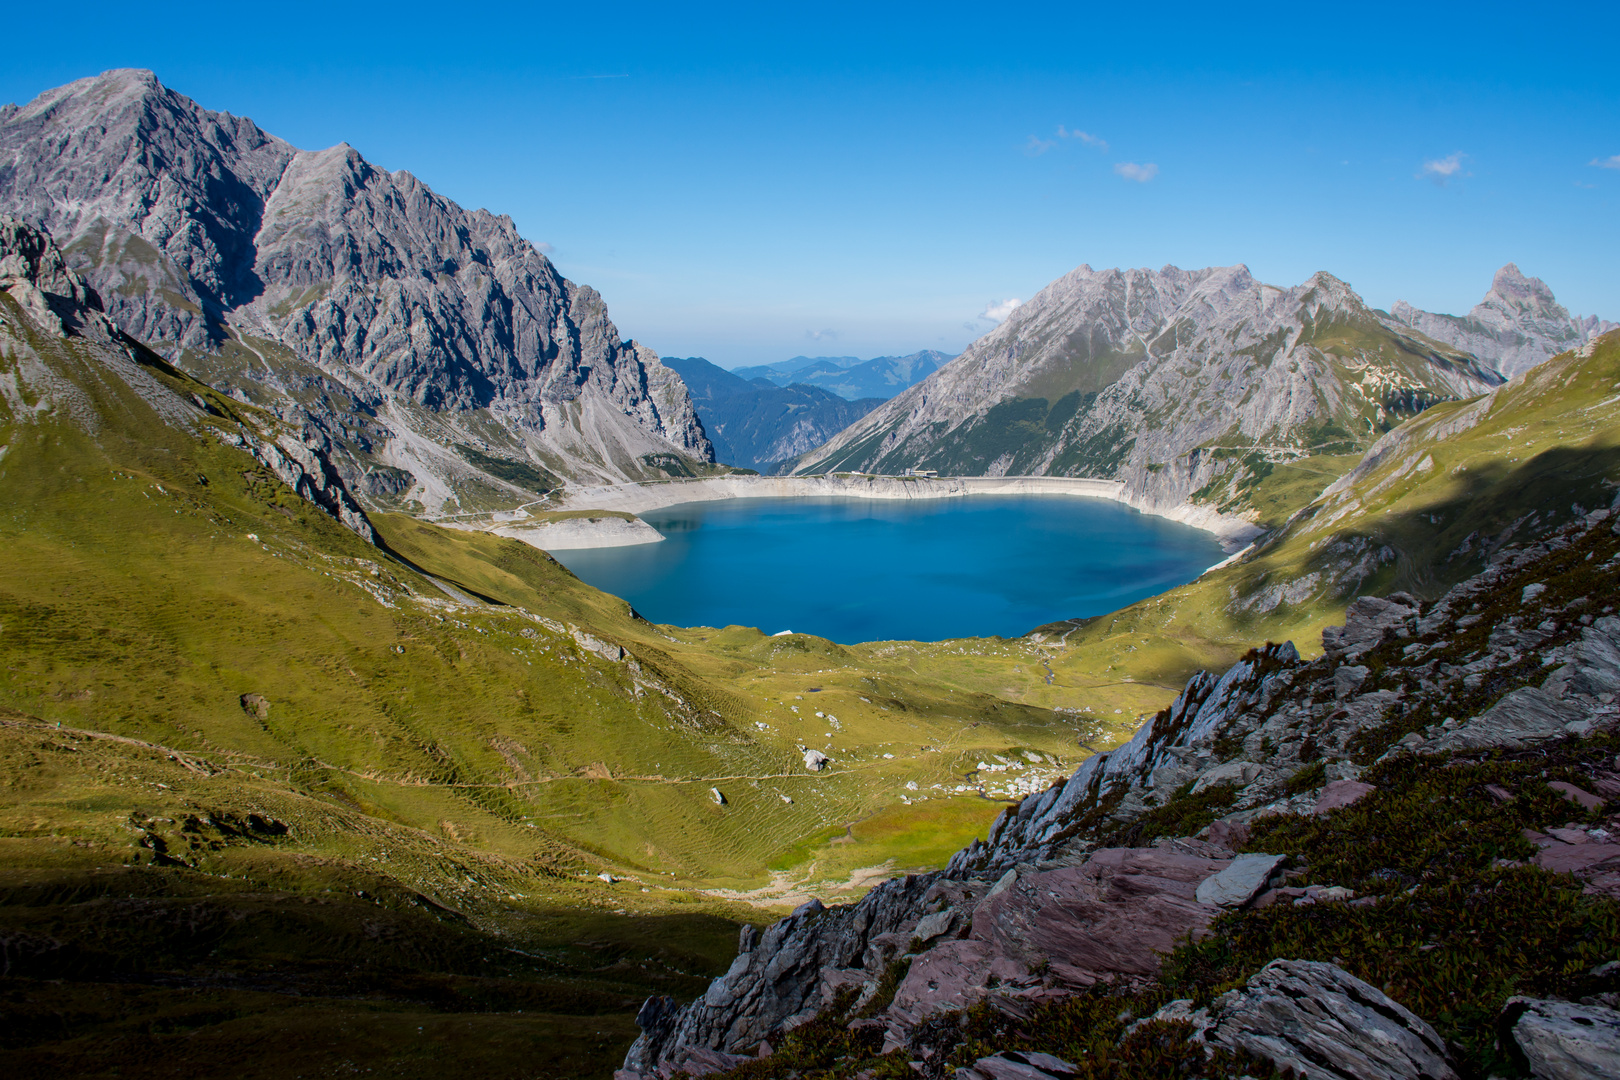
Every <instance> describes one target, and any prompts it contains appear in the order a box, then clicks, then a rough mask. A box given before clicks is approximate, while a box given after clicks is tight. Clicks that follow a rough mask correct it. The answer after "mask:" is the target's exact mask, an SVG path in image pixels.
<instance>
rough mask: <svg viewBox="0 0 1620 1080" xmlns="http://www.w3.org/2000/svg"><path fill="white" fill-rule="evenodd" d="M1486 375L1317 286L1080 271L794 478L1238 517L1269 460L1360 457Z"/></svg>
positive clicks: (1323, 279) (1347, 295)
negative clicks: (946, 484) (893, 481)
mask: <svg viewBox="0 0 1620 1080" xmlns="http://www.w3.org/2000/svg"><path fill="white" fill-rule="evenodd" d="M1501 381H1502V379H1501V376H1500V375H1498V374H1497V373H1496V371H1495V370H1494V369H1493V368H1492V367H1491V366H1489V365H1486V364H1482V363H1480V362H1479V361H1478V360H1476V359H1475V358H1474V357H1472V356H1470V355H1467V354H1466V353H1463V352H1461V351H1458V350H1455V349H1451V348H1449V347H1446V346H1442V345H1440V344H1438V343H1436V342H1434V341H1431V340H1429V339H1427V338H1424V337H1423V336H1422V335H1420V334H1416V333H1414V332H1413V331H1411V330H1410V329H1407V328H1404V327H1400V326H1398V325H1395V324H1393V323H1390V322H1388V321H1387V320H1383V319H1381V318H1380V316H1379V314H1378V313H1377V312H1374V311H1373V310H1372V309H1370V308H1368V307H1367V306H1366V305H1365V304H1364V303H1363V302H1362V300H1361V298H1360V297H1359V296H1357V295H1356V293H1355V292H1354V291H1353V290H1352V289H1351V288H1350V287H1349V286H1348V285H1346V284H1345V283H1344V282H1342V281H1340V280H1338V279H1337V278H1335V277H1333V276H1332V275H1331V274H1326V273H1320V274H1317V275H1315V276H1313V277H1312V278H1311V279H1310V280H1309V281H1307V282H1305V283H1304V284H1302V285H1299V286H1296V287H1294V288H1291V289H1282V288H1277V287H1275V286H1271V285H1266V284H1264V283H1262V282H1259V281H1256V280H1255V279H1254V278H1253V277H1252V276H1251V275H1250V274H1249V271H1248V269H1247V268H1246V267H1242V266H1233V267H1213V268H1209V269H1205V270H1181V269H1178V268H1176V267H1173V266H1167V267H1164V268H1163V269H1162V270H1158V271H1151V270H1101V271H1097V270H1092V269H1091V268H1090V267H1089V266H1082V267H1080V268H1079V269H1077V270H1075V271H1073V272H1071V273H1070V274H1068V275H1066V276H1064V277H1063V278H1060V279H1059V280H1058V281H1055V282H1053V283H1052V284H1051V285H1049V286H1047V287H1046V288H1045V289H1043V290H1041V292H1040V293H1039V294H1037V295H1036V296H1035V298H1034V299H1032V300H1031V301H1030V302H1029V303H1027V304H1024V305H1023V306H1021V307H1019V308H1018V309H1017V310H1015V311H1014V312H1013V313H1012V314H1011V315H1010V316H1009V317H1008V318H1007V320H1006V322H1004V323H1002V324H1001V325H1000V326H999V327H997V328H996V329H995V330H993V331H991V332H990V333H989V334H986V335H985V336H984V337H982V338H980V339H979V340H977V341H975V342H974V343H973V344H972V345H970V346H969V347H968V348H967V350H966V351H965V352H964V353H963V354H962V355H961V356H959V357H957V358H956V359H955V360H953V361H951V362H950V363H949V364H947V365H945V366H944V367H943V368H941V369H940V370H939V371H937V372H935V373H934V374H933V375H931V376H929V377H928V378H927V379H925V380H924V381H923V382H921V383H919V384H917V385H916V386H913V387H912V388H911V389H909V390H907V391H906V392H905V393H903V394H901V395H900V396H898V397H896V398H895V399H893V400H892V401H890V402H888V403H887V404H885V405H882V406H880V407H879V408H877V409H875V410H874V411H873V412H871V413H870V414H868V415H867V416H866V417H864V418H863V419H861V420H860V421H858V422H857V423H855V424H853V425H852V426H850V427H849V428H848V429H846V430H845V431H843V432H841V433H839V434H838V436H837V437H835V438H834V439H832V440H831V441H830V442H828V443H827V445H826V446H824V447H821V448H819V449H817V450H814V451H812V452H811V453H809V454H806V455H805V456H804V457H802V458H801V459H800V460H799V461H798V463H797V464H796V466H795V470H796V471H799V472H822V471H827V470H833V469H840V470H865V471H875V472H888V473H898V472H901V471H903V470H904V469H905V468H910V467H920V468H928V469H937V470H939V471H940V472H941V473H943V474H947V475H959V476H1004V475H1053V476H1090V477H1097V478H1104V479H1116V480H1120V481H1122V482H1123V483H1124V484H1125V486H1126V491H1127V499H1128V501H1130V502H1132V503H1133V505H1137V506H1140V507H1142V508H1144V509H1153V510H1165V509H1170V508H1174V507H1179V506H1182V505H1183V504H1185V503H1187V502H1188V500H1189V499H1190V498H1191V497H1192V496H1193V495H1194V494H1195V493H1200V494H1199V499H1200V500H1201V502H1203V503H1204V504H1207V505H1209V506H1211V507H1216V508H1224V509H1231V510H1234V511H1237V510H1242V509H1245V508H1246V504H1245V503H1244V499H1245V495H1244V491H1245V488H1244V481H1245V480H1248V481H1249V482H1250V483H1252V482H1253V480H1254V479H1255V478H1258V477H1259V476H1261V475H1263V474H1264V473H1265V472H1267V471H1268V470H1269V468H1270V465H1271V463H1274V462H1279V461H1287V460H1292V459H1294V458H1298V457H1303V456H1309V455H1312V454H1321V453H1340V454H1342V453H1347V452H1350V451H1352V450H1355V449H1358V448H1359V449H1365V448H1366V447H1367V446H1369V445H1371V443H1372V442H1373V441H1374V440H1375V439H1376V438H1377V436H1378V435H1379V434H1381V433H1382V432H1383V431H1387V430H1389V428H1391V427H1393V426H1394V425H1396V424H1398V423H1399V422H1400V421H1401V420H1402V419H1404V418H1406V417H1409V416H1411V415H1413V414H1414V413H1415V412H1418V411H1421V410H1422V409H1424V408H1426V407H1427V406H1428V405H1430V404H1433V403H1434V402H1437V401H1442V400H1448V399H1454V398H1466V397H1472V396H1474V395H1476V394H1480V393H1483V392H1485V391H1486V390H1489V389H1490V388H1491V387H1492V386H1494V385H1496V384H1498V383H1500V382H1501Z"/></svg>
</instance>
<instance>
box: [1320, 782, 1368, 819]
mask: <svg viewBox="0 0 1620 1080" xmlns="http://www.w3.org/2000/svg"><path fill="white" fill-rule="evenodd" d="M1375 790H1377V789H1376V788H1374V787H1373V786H1372V785H1371V784H1364V783H1362V782H1361V781H1360V780H1335V781H1333V783H1331V784H1329V785H1328V786H1327V787H1325V788H1323V789H1322V795H1321V797H1320V798H1318V799H1317V800H1316V809H1314V810H1312V811H1311V813H1313V814H1325V813H1327V812H1328V811H1329V810H1337V809H1339V808H1340V807H1343V806H1350V805H1351V804H1353V803H1355V802H1358V801H1360V800H1361V799H1363V798H1365V797H1366V796H1367V795H1369V794H1370V793H1372V792H1373V791H1375Z"/></svg>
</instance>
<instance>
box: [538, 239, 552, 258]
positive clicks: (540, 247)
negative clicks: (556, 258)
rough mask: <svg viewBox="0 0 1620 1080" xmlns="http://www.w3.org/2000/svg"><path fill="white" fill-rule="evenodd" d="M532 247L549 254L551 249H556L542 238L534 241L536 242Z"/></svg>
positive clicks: (541, 252) (543, 253)
mask: <svg viewBox="0 0 1620 1080" xmlns="http://www.w3.org/2000/svg"><path fill="white" fill-rule="evenodd" d="M534 248H535V250H536V251H538V252H539V253H540V254H542V255H550V254H551V253H552V252H553V251H556V250H557V249H556V248H554V247H552V246H551V245H550V244H548V243H546V242H545V241H544V240H539V241H536V243H535V245H534Z"/></svg>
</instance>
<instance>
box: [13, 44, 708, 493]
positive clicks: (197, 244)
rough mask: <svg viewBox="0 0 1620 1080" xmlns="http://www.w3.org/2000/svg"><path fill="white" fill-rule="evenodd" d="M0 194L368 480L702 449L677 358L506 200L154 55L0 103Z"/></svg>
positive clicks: (558, 466) (646, 459)
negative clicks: (185, 72) (289, 131)
mask: <svg viewBox="0 0 1620 1080" xmlns="http://www.w3.org/2000/svg"><path fill="white" fill-rule="evenodd" d="M0 212H5V213H9V214H12V215H14V216H15V217H17V218H19V219H20V220H22V221H25V222H27V223H29V224H31V225H33V226H35V227H37V228H40V229H42V230H45V231H47V232H49V233H50V234H51V235H52V236H54V237H55V238H56V240H57V241H58V242H59V243H60V244H61V247H62V250H63V252H64V253H65V255H66V257H67V261H68V263H69V264H70V265H71V266H72V267H73V268H74V269H75V270H77V271H78V272H79V273H80V274H81V276H82V277H83V278H84V279H85V280H86V281H87V282H88V283H89V285H90V286H91V287H92V288H93V289H94V290H95V291H96V292H97V293H99V294H100V296H101V297H102V299H103V300H104V302H105V303H106V305H107V308H106V313H107V315H108V317H109V318H110V319H111V320H112V321H113V323H115V324H116V325H117V326H118V327H119V328H120V329H121V330H123V331H124V332H126V333H128V334H129V335H131V336H132V337H134V338H136V339H138V340H140V341H143V342H145V343H147V344H149V345H150V346H151V347H152V348H154V349H155V350H157V351H158V352H159V353H160V354H162V355H164V356H165V357H167V358H168V359H169V360H170V361H171V362H173V363H174V364H176V365H177V366H179V367H181V368H182V369H184V370H187V371H188V372H190V373H192V374H194V375H197V376H198V377H199V378H202V379H203V380H204V381H206V382H208V383H210V384H211V385H213V386H215V387H216V388H218V389H221V390H224V391H226V392H228V393H230V394H232V395H233V396H235V397H237V398H239V399H240V400H243V401H250V402H254V403H257V404H260V405H263V406H266V407H268V408H271V409H273V410H275V411H276V412H278V413H279V414H280V415H281V416H282V418H283V419H284V420H286V421H287V422H288V423H289V424H292V425H294V426H295V427H297V428H300V429H301V436H300V440H299V441H300V442H302V443H304V444H305V445H313V446H318V447H319V451H320V453H322V454H323V455H325V456H326V457H327V458H328V459H329V460H330V461H331V462H333V464H334V467H335V468H336V469H337V472H338V474H339V475H340V476H341V477H342V478H343V479H344V481H345V482H346V483H348V484H349V485H351V486H353V487H355V488H356V489H357V490H358V491H360V492H361V493H363V494H364V495H365V496H366V497H367V498H370V499H372V500H373V501H377V502H381V503H389V504H401V503H404V502H411V501H414V502H416V503H418V504H420V505H421V506H423V507H424V508H427V509H429V510H432V509H436V508H437V507H439V506H440V505H442V504H444V503H445V502H447V501H451V500H466V499H472V500H474V501H480V502H485V503H487V502H490V501H499V500H501V499H506V500H509V501H513V502H516V501H522V499H523V498H524V497H525V496H526V497H527V498H530V499H532V498H534V497H535V496H536V493H537V491H538V490H539V489H544V488H546V487H549V486H555V484H556V483H558V482H559V481H558V479H557V478H559V477H560V478H564V479H586V480H615V479H626V478H639V477H644V476H657V475H662V471H661V469H660V467H659V463H660V462H668V461H671V460H675V461H685V462H687V463H692V462H707V461H710V460H712V450H711V447H710V445H709V442H708V439H707V437H706V436H705V435H704V433H703V429H702V425H701V424H700V423H699V421H698V419H697V415H696V413H695V412H694V411H693V409H692V404H691V400H690V398H689V397H688V395H687V393H686V389H685V386H684V384H683V383H682V382H681V380H680V378H679V377H678V376H677V375H675V374H674V373H673V372H671V371H669V370H668V369H667V368H665V367H664V366H663V365H662V364H660V363H659V362H658V359H657V357H656V356H655V355H654V354H653V353H652V352H651V351H649V350H647V349H645V348H643V347H641V346H638V345H636V344H635V343H634V342H629V341H623V340H621V339H620V337H619V334H618V331H617V330H616V329H615V328H614V326H613V324H612V322H611V321H609V319H608V317H607V310H606V307H605V306H604V304H603V302H602V299H601V297H600V296H598V295H597V293H596V292H595V291H594V290H592V289H590V288H588V287H583V286H578V285H575V284H573V283H571V282H568V281H566V280H564V279H563V278H562V276H561V275H559V274H558V273H557V271H556V268H555V267H553V266H552V265H551V263H550V261H549V260H548V259H547V258H546V257H545V256H544V255H543V254H542V253H541V252H540V251H539V250H537V249H536V248H535V247H534V245H532V244H531V243H529V242H528V241H527V240H525V239H524V238H523V237H522V236H520V235H519V234H518V231H517V228H516V226H515V225H514V224H513V223H512V220H511V219H510V218H508V217H504V216H496V215H494V214H490V213H488V212H487V211H484V210H476V211H467V210H464V209H462V208H461V207H459V206H457V205H456V204H454V203H452V202H451V201H449V200H448V199H445V198H444V197H442V196H440V195H438V194H436V193H434V192H433V191H431V190H430V189H428V188H427V187H426V186H425V185H424V184H422V183H421V182H420V181H419V180H417V179H416V178H415V177H414V176H412V175H411V174H409V173H407V172H403V171H401V172H394V173H390V172H386V171H384V170H381V169H378V168H377V167H375V166H373V165H372V164H370V163H369V162H367V161H366V160H365V159H364V158H362V157H361V156H360V155H359V154H358V153H357V152H355V151H354V150H353V149H352V148H350V147H349V146H347V145H342V144H340V145H338V146H335V147H332V148H330V149H327V150H321V151H315V152H311V151H303V150H299V149H297V148H295V147H293V146H291V145H289V144H287V143H285V142H283V141H282V140H280V139H277V138H275V137H274V136H272V135H269V134H267V133H266V132H264V131H263V130H261V129H260V128H259V127H258V126H257V125H255V124H254V123H253V122H252V121H251V120H247V119H244V118H241V117H235V116H232V115H230V114H229V113H221V112H212V111H210V110H207V109H204V108H201V107H200V106H199V105H197V104H196V103H195V102H193V101H191V100H190V99H188V98H186V97H184V96H182V95H180V94H177V93H175V92H174V91H172V90H170V89H168V88H166V87H164V86H163V85H161V84H160V83H159V82H158V81H157V79H156V78H155V77H154V76H153V75H152V74H151V73H150V72H146V71H111V72H107V73H106V74H103V75H101V76H98V77H96V78H92V79H83V80H80V81H78V82H75V83H71V84H69V85H67V86H64V87H61V88H59V89H56V90H51V91H48V92H46V93H44V94H42V95H40V96H39V97H38V98H36V99H35V100H33V101H32V102H30V103H28V104H27V105H25V106H23V107H22V108H11V109H7V110H6V111H5V112H4V113H0ZM480 493H481V494H480Z"/></svg>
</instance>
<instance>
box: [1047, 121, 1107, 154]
mask: <svg viewBox="0 0 1620 1080" xmlns="http://www.w3.org/2000/svg"><path fill="white" fill-rule="evenodd" d="M1058 138H1060V139H1079V140H1080V141H1081V142H1083V143H1085V144H1086V145H1087V146H1094V147H1096V148H1097V149H1098V150H1100V151H1102V152H1103V153H1105V154H1106V153H1108V140H1107V139H1104V138H1102V137H1101V136H1098V135H1093V134H1091V133H1090V132H1086V131H1081V130H1080V129H1079V128H1075V129H1074V130H1073V131H1070V130H1068V129H1066V128H1065V127H1064V126H1063V125H1062V124H1059V125H1058Z"/></svg>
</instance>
